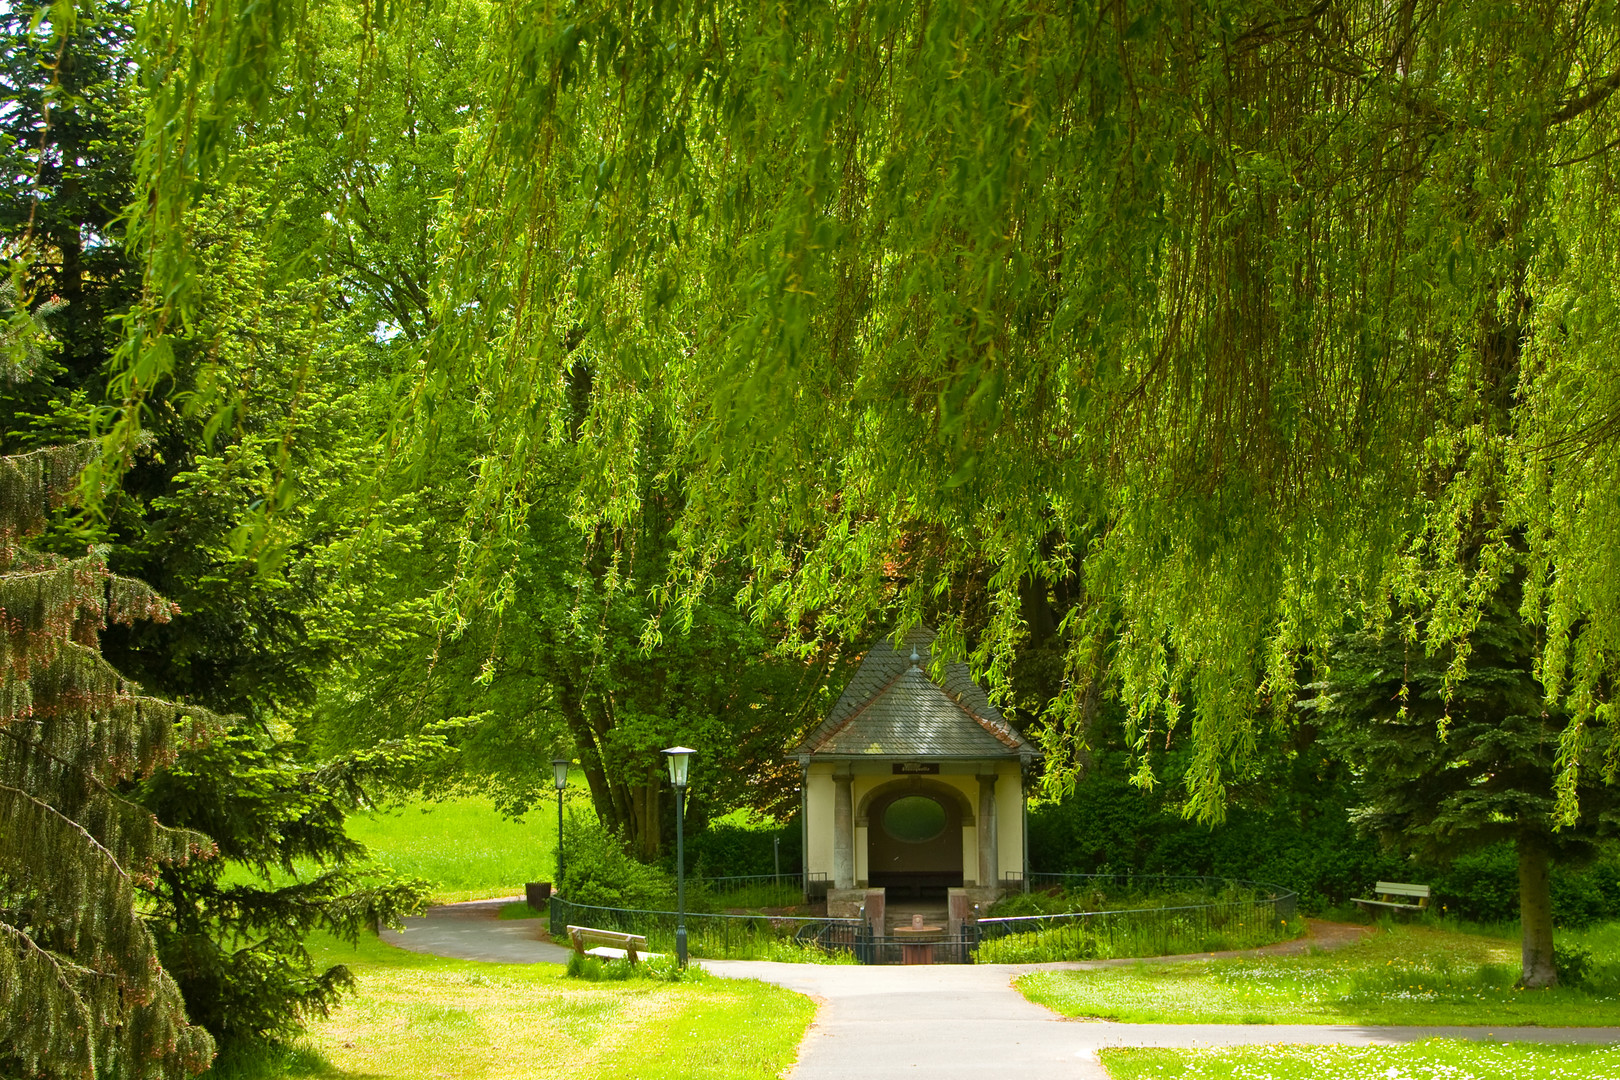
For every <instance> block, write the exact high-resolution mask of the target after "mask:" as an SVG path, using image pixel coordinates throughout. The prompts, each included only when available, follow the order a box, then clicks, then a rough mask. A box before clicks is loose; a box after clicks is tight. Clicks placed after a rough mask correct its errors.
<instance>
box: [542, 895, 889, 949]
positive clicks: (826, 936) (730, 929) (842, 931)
mask: <svg viewBox="0 0 1620 1080" xmlns="http://www.w3.org/2000/svg"><path fill="white" fill-rule="evenodd" d="M548 915H549V917H550V924H551V927H550V928H551V937H552V940H553V941H556V942H559V943H565V942H567V940H568V927H569V926H590V927H594V928H596V929H598V930H617V931H619V932H621V933H626V934H642V935H644V936H645V937H646V938H647V947H648V948H649V949H651V950H652V951H654V952H671V951H673V950H674V948H675V925H676V922H677V919H678V918H679V916H678V915H677V913H676V912H673V911H648V910H642V909H637V908H614V907H600V906H597V905H592V904H576V903H573V902H572V901H569V900H565V899H564V898H563V897H561V896H553V897H552V898H551V904H550V908H549V911H548ZM863 929H864V926H863V924H862V923H861V921H860V920H859V919H828V918H816V917H806V916H800V915H721V914H714V913H711V912H691V911H689V912H687V913H686V942H687V949H688V950H689V951H690V952H691V954H692V955H693V956H699V957H707V958H709V959H728V958H729V959H769V958H770V956H771V954H772V951H773V947H774V946H786V945H789V944H791V945H792V946H795V947H811V946H813V947H816V948H820V949H822V950H825V951H827V952H849V953H854V952H855V950H856V947H857V945H858V944H859V942H860V936H861V933H862V931H863Z"/></svg>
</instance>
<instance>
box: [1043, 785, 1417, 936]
mask: <svg viewBox="0 0 1620 1080" xmlns="http://www.w3.org/2000/svg"><path fill="white" fill-rule="evenodd" d="M1029 846H1030V865H1031V866H1032V867H1033V868H1034V869H1036V870H1038V871H1051V872H1068V873H1083V874H1093V873H1120V874H1131V873H1135V874H1207V875H1210V876H1214V877H1229V878H1241V879H1245V880H1249V881H1261V882H1267V883H1272V884H1277V885H1283V886H1286V887H1287V888H1290V889H1294V890H1296V891H1298V893H1299V894H1300V906H1301V908H1302V909H1304V910H1307V911H1320V910H1323V909H1324V908H1328V907H1332V906H1334V905H1336V904H1341V903H1344V902H1345V901H1346V900H1348V899H1350V898H1352V897H1355V896H1364V895H1366V894H1365V893H1364V892H1363V891H1362V890H1364V889H1365V888H1367V886H1369V885H1370V884H1371V883H1372V882H1373V881H1376V880H1378V879H1379V878H1385V879H1388V878H1395V879H1397V880H1402V881H1407V880H1411V879H1410V878H1408V877H1405V876H1403V875H1404V874H1405V873H1406V872H1407V864H1406V863H1405V862H1403V861H1402V860H1401V859H1399V858H1397V857H1395V856H1393V855H1389V854H1387V853H1385V852H1383V851H1382V850H1381V849H1380V848H1379V845H1378V843H1377V841H1376V840H1374V839H1372V838H1370V837H1363V836H1360V835H1358V834H1357V832H1356V829H1355V826H1354V825H1353V824H1352V823H1351V822H1350V819H1349V814H1348V813H1347V812H1346V811H1345V810H1344V808H1343V806H1342V805H1339V806H1335V805H1333V802H1332V801H1331V800H1330V801H1328V802H1327V803H1326V804H1325V805H1324V804H1322V803H1318V804H1317V806H1315V807H1313V808H1312V809H1311V811H1310V813H1309V814H1305V813H1302V812H1298V811H1296V812H1288V811H1276V812H1266V811H1262V810H1258V809H1255V808H1252V807H1241V806H1237V807H1233V808H1232V810H1231V811H1230V813H1229V815H1228V817H1227V820H1226V822H1225V823H1224V824H1222V825H1218V826H1214V827H1210V826H1207V825H1200V824H1198V823H1196V822H1193V821H1188V820H1187V819H1185V818H1183V817H1181V816H1180V814H1178V813H1177V812H1176V811H1175V810H1174V809H1173V808H1172V807H1171V806H1169V805H1168V804H1167V803H1166V801H1165V799H1164V797H1163V796H1162V795H1159V794H1150V793H1146V792H1143V791H1141V790H1140V789H1138V788H1135V787H1132V786H1131V785H1130V784H1129V783H1128V782H1126V781H1125V780H1124V779H1120V778H1114V777H1108V776H1103V777H1099V778H1097V779H1095V780H1092V781H1090V782H1088V783H1085V784H1082V785H1081V786H1080V787H1079V788H1077V789H1076V791H1075V792H1074V794H1073V795H1071V796H1070V797H1069V798H1067V799H1064V800H1063V801H1062V802H1059V803H1041V804H1037V805H1036V806H1034V807H1031V809H1030V814H1029Z"/></svg>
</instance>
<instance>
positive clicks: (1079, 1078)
mask: <svg viewBox="0 0 1620 1080" xmlns="http://www.w3.org/2000/svg"><path fill="white" fill-rule="evenodd" d="M703 966H704V967H706V968H708V969H709V970H711V971H714V972H716V973H717V974H721V975H727V976H732V977H736V978H749V979H762V980H764V981H765V982H770V983H776V984H777V985H778V986H785V987H787V988H789V989H791V990H797V991H799V992H800V993H802V994H809V995H810V996H812V997H814V998H816V999H817V1001H818V1002H819V1003H820V1005H821V1008H820V1009H818V1010H817V1012H816V1019H815V1022H814V1023H812V1024H811V1025H810V1030H809V1031H808V1032H807V1033H806V1034H805V1038H804V1042H803V1043H801V1044H800V1046H799V1064H798V1066H797V1067H796V1068H795V1069H794V1070H793V1073H792V1078H793V1080H867V1078H873V1080H876V1078H879V1077H882V1078H893V1077H902V1076H929V1077H944V1078H949V1080H970V1078H971V1080H980V1078H983V1077H986V1076H1013V1075H1016V1076H1018V1077H1019V1080H1059V1078H1065V1080H1069V1078H1074V1080H1106V1077H1107V1075H1108V1074H1107V1073H1106V1072H1104V1071H1103V1068H1102V1066H1101V1064H1100V1063H1099V1061H1098V1059H1097V1051H1098V1050H1099V1049H1101V1048H1103V1047H1110V1046H1241V1045H1250V1044H1255V1043H1304V1044H1315V1045H1323V1044H1338V1045H1349V1046H1369V1045H1374V1044H1383V1043H1402V1042H1411V1041H1413V1040H1416V1039H1431V1038H1436V1037H1445V1038H1456V1039H1495V1040H1500V1041H1510V1040H1511V1041H1519V1040H1532V1041H1539V1042H1593V1043H1612V1042H1620V1027H1611V1028H1536V1027H1529V1028H1525V1027H1518V1028H1489V1029H1487V1028H1478V1027H1444V1028H1442V1027H1360V1026H1353V1025H1331V1026H1330V1025H1308V1024H1117V1023H1111V1022H1107V1021H1084V1020H1064V1019H1061V1018H1059V1017H1057V1016H1055V1015H1054V1014H1053V1013H1051V1012H1049V1011H1048V1010H1046V1009H1044V1008H1042V1007H1041V1006H1039V1005H1035V1004H1033V1003H1031V1002H1030V1001H1028V1000H1026V999H1025V998H1024V996H1023V995H1022V994H1020V993H1018V992H1017V991H1016V990H1014V989H1013V988H1012V980H1013V979H1015V978H1017V977H1018V976H1020V975H1022V974H1025V973H1027V972H1030V971H1036V970H1042V969H1043V968H1045V967H1048V965H1039V966H1037V965H1012V964H961V965H954V964H953V965H940V966H937V967H898V966H884V967H853V966H843V965H832V964H825V965H821V964H774V963H762V962H750V961H739V960H706V961H704V963H703ZM1051 966H1056V965H1051ZM1065 966H1070V965H1065ZM1072 966H1075V967H1078V966H1080V965H1072Z"/></svg>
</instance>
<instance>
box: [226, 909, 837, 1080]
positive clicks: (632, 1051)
mask: <svg viewBox="0 0 1620 1080" xmlns="http://www.w3.org/2000/svg"><path fill="white" fill-rule="evenodd" d="M313 945H314V951H315V952H316V953H317V956H318V959H320V960H321V961H323V962H325V963H338V962H341V963H345V964H347V965H348V966H349V968H350V970H351V971H353V972H354V974H355V977H356V980H357V983H358V993H357V994H356V995H355V996H354V997H352V998H350V999H349V1000H348V1001H346V1002H345V1003H344V1004H343V1005H342V1006H341V1007H339V1008H338V1009H337V1010H335V1011H334V1012H333V1014H332V1016H331V1017H329V1018H327V1019H324V1020H322V1019H316V1020H315V1021H314V1022H313V1023H312V1024H311V1025H310V1027H309V1032H308V1035H307V1037H306V1039H305V1040H304V1041H303V1042H301V1043H300V1044H298V1045H296V1046H293V1047H281V1048H274V1049H270V1050H266V1051H264V1052H263V1053H261V1054H260V1055H259V1056H258V1057H256V1058H253V1059H251V1060H246V1061H235V1062H229V1061H227V1062H221V1063H220V1064H219V1065H218V1066H216V1068H215V1070H214V1071H213V1073H212V1074H209V1075H210V1077H211V1080H272V1078H295V1077H298V1078H314V1080H392V1078H400V1080H444V1078H454V1080H507V1078H511V1080H536V1078H550V1077H556V1078H561V1077H568V1078H569V1080H621V1078H623V1080H687V1078H691V1080H756V1078H757V1080H767V1078H773V1077H776V1076H777V1075H779V1074H780V1073H783V1072H784V1071H786V1070H787V1069H788V1068H789V1067H790V1066H791V1064H792V1063H793V1060H794V1058H795V1056H796V1053H797V1046H798V1043H799V1040H800V1039H801V1038H802V1037H803V1035H804V1030H805V1028H806V1027H807V1026H808V1025H809V1023H810V1020H811V1018H812V1016H813V1015H814V1012H815V1007H814V1005H813V1004H812V1003H811V1002H810V1000H809V999H808V998H805V997H802V996H801V995H798V994H795V993H792V992H791V991H788V990H783V989H780V988H778V987H774V986H768V985H766V984H764V983H757V982H750V981H745V980H734V979H721V978H717V977H708V978H702V977H700V978H696V979H692V980H684V981H681V982H678V983H671V982H664V981H656V980H653V979H647V978H640V977H636V978H630V979H626V980H623V981H615V982H605V983H603V982H586V981H582V980H579V979H570V978H567V977H566V976H565V975H564V972H563V969H562V968H561V967H559V966H556V965H552V964H486V963H477V962H474V961H465V960H447V959H442V958H439V957H432V956H424V955H421V954H418V953H411V952H405V951H404V950H401V949H395V948H393V947H391V946H388V945H384V944H382V943H381V942H379V941H377V940H376V939H375V938H367V939H364V940H362V941H361V943H360V945H359V947H358V948H350V947H348V946H346V945H344V944H342V943H340V942H335V941H332V940H331V939H321V940H318V941H316V942H314V943H313Z"/></svg>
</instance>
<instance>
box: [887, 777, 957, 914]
mask: <svg viewBox="0 0 1620 1080" xmlns="http://www.w3.org/2000/svg"><path fill="white" fill-rule="evenodd" d="M964 801H965V800H963V799H962V797H961V795H960V794H959V793H958V792H957V791H956V790H955V789H953V788H948V787H946V786H945V785H943V784H932V783H921V782H917V781H903V782H899V783H896V784H893V785H888V786H885V787H883V788H880V789H879V790H877V791H874V792H873V793H872V794H871V796H870V797H869V798H868V799H867V800H866V805H865V806H864V807H863V808H862V809H863V810H864V811H865V814H864V816H865V818H866V838H867V839H866V870H867V875H866V876H867V881H868V882H870V883H871V885H872V887H873V888H879V887H881V888H885V889H888V890H889V895H890V896H891V897H894V896H918V897H924V896H926V897H933V896H940V897H943V896H944V894H945V890H946V889H953V888H959V887H960V886H961V884H962V825H963V811H962V806H963V802H964Z"/></svg>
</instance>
